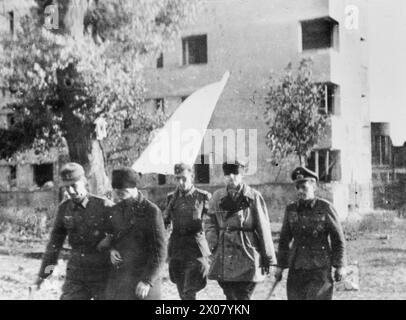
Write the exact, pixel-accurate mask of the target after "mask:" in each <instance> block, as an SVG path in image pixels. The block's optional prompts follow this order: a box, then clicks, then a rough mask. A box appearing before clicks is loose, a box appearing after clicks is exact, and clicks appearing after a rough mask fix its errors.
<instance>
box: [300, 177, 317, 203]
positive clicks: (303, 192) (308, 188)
mask: <svg viewBox="0 0 406 320" xmlns="http://www.w3.org/2000/svg"><path fill="white" fill-rule="evenodd" d="M296 190H297V196H298V198H299V199H300V200H310V199H313V198H314V192H315V190H316V182H315V181H309V180H306V181H300V182H297V183H296Z"/></svg>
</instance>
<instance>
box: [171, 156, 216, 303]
mask: <svg viewBox="0 0 406 320" xmlns="http://www.w3.org/2000/svg"><path fill="white" fill-rule="evenodd" d="M174 173H175V179H176V183H177V188H176V190H175V191H174V192H171V193H169V194H168V196H167V205H166V209H165V211H164V215H165V224H166V225H167V226H169V225H170V224H171V223H172V227H173V228H172V233H171V237H170V240H169V246H168V255H169V275H170V279H171V281H172V282H173V283H175V284H176V286H177V289H178V293H179V296H180V298H181V299H182V300H196V294H197V292H199V291H200V290H202V289H203V288H204V287H205V286H206V284H207V273H208V271H209V262H208V257H209V256H210V254H211V253H210V250H209V246H208V244H207V240H206V237H205V235H204V232H203V220H204V218H205V216H206V213H207V208H208V203H209V200H210V198H211V194H210V193H209V192H207V191H204V190H201V189H199V188H196V187H195V186H194V185H193V178H194V174H193V167H192V166H191V165H189V164H185V163H178V164H176V165H175V167H174Z"/></svg>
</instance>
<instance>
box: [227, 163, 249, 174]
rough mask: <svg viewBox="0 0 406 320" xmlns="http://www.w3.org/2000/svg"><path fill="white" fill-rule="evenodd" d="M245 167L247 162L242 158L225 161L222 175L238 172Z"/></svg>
mask: <svg viewBox="0 0 406 320" xmlns="http://www.w3.org/2000/svg"><path fill="white" fill-rule="evenodd" d="M246 167H247V162H244V161H242V160H234V161H226V162H224V163H223V172H224V175H225V176H227V175H230V174H231V173H233V174H239V173H241V172H243V171H244V170H245V168H246Z"/></svg>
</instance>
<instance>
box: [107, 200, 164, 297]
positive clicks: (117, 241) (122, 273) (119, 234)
mask: <svg viewBox="0 0 406 320" xmlns="http://www.w3.org/2000/svg"><path fill="white" fill-rule="evenodd" d="M110 232H111V233H112V235H113V239H112V247H113V248H114V249H116V250H117V251H118V252H119V253H120V255H121V257H122V259H123V262H122V263H121V264H120V265H119V267H115V266H112V268H111V271H110V277H109V281H108V285H107V290H106V299H109V300H138V299H137V297H136V295H135V289H136V287H137V284H138V283H139V282H140V281H143V282H145V283H148V284H150V285H151V289H150V291H149V294H148V296H147V297H146V298H145V300H159V299H160V297H161V288H160V286H161V277H160V272H161V269H162V266H163V264H164V262H165V257H166V241H165V228H164V222H163V217H162V213H161V211H160V210H159V208H158V207H157V206H156V205H155V204H153V203H152V202H151V201H149V200H147V199H145V198H144V196H143V195H142V194H141V193H139V194H138V197H137V198H136V199H134V198H131V199H127V200H123V201H121V202H119V203H118V204H116V205H115V206H114V207H113V209H112V219H111V230H110Z"/></svg>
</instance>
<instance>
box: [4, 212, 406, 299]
mask: <svg viewBox="0 0 406 320" xmlns="http://www.w3.org/2000/svg"><path fill="white" fill-rule="evenodd" d="M352 238H353V240H350V241H348V242H347V249H348V250H347V254H348V262H349V264H350V265H355V264H357V265H358V270H359V287H360V290H359V291H337V290H336V292H335V296H334V298H335V299H339V300H354V299H356V300H358V299H359V300H372V299H374V300H387V299H394V300H398V299H402V300H403V299H406V241H405V240H406V221H405V220H403V219H402V220H400V219H395V221H394V223H393V224H391V225H390V226H387V225H386V226H385V227H384V228H381V229H379V228H378V230H373V231H372V230H366V232H364V233H363V234H362V235H360V234H357V235H355V236H354V235H353V236H352ZM3 253H4V252H3ZM39 265H40V260H39V259H32V258H26V257H24V256H22V255H7V254H0V299H57V298H58V297H59V294H60V288H61V285H62V282H63V274H64V268H65V264H64V261H63V260H60V262H59V268H58V269H57V270H55V273H54V275H53V276H52V278H51V279H50V280H49V281H46V283H45V284H44V286H43V287H42V289H41V290H40V291H38V292H34V293H33V294H31V295H29V291H28V287H29V286H30V285H31V283H32V282H33V281H34V279H35V275H36V273H37V272H38V268H39ZM167 274H168V273H167V269H165V270H164V272H163V299H165V300H166V299H178V295H177V292H176V287H175V285H173V284H172V283H171V282H170V281H169V279H168V278H167ZM285 279H286V274H285V275H284V281H283V282H282V283H281V284H280V285H279V286H278V287H277V289H276V291H275V295H274V296H273V297H272V299H275V300H284V299H286V288H285ZM272 284H273V279H272V277H269V278H268V279H267V280H266V281H265V282H264V283H262V284H259V285H258V286H257V288H256V291H255V293H254V297H253V298H254V299H260V300H263V299H265V298H266V296H267V294H268V292H269V289H270V287H271V286H272ZM198 298H199V299H204V300H206V299H208V300H210V299H212V300H222V299H224V295H223V293H222V291H221V289H220V288H219V286H218V285H217V283H216V282H214V281H209V283H208V285H207V287H206V288H205V289H204V290H203V291H201V292H200V293H199V294H198Z"/></svg>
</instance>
